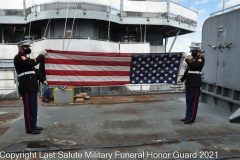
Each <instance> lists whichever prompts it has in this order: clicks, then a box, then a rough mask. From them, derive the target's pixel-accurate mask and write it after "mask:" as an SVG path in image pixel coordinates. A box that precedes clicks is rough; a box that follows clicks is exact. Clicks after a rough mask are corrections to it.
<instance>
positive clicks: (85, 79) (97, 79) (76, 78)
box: [46, 75, 129, 82]
mask: <svg viewBox="0 0 240 160" xmlns="http://www.w3.org/2000/svg"><path fill="white" fill-rule="evenodd" d="M46 78H47V80H48V81H58V82H61V81H69V82H71V81H77V82H102V81H104V82H106V81H108V82H109V81H129V76H64V75H63V76H52V75H51V76H48V75H47V77H46Z"/></svg>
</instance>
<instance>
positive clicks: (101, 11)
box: [0, 0, 198, 92]
mask: <svg viewBox="0 0 240 160" xmlns="http://www.w3.org/2000/svg"><path fill="white" fill-rule="evenodd" d="M28 6H29V7H28ZM197 15H198V13H197V12H195V11H192V10H190V9H188V8H186V7H184V6H181V5H180V4H177V3H174V2H172V1H170V0H167V1H156V0H148V1H134V0H104V1H100V0H87V1H86V0H75V1H74V0H73V1H62V0H61V1H53V0H52V1H48V3H41V1H39V3H38V4H26V2H25V0H23V9H18V10H16V9H15V10H14V9H1V10H0V35H1V36H0V51H1V54H0V58H1V62H2V63H1V66H0V67H1V68H2V69H4V70H6V68H11V70H12V67H13V64H12V63H11V62H12V59H13V57H14V55H15V54H16V53H17V47H16V45H15V44H16V43H17V42H19V41H22V40H24V39H29V40H31V41H32V48H31V49H32V54H31V55H30V56H32V57H36V56H37V55H38V54H39V52H40V51H41V50H43V49H53V50H64V51H84V52H107V53H165V52H170V51H171V49H172V47H173V45H174V42H175V40H176V38H177V37H178V36H179V35H184V34H188V33H192V32H194V31H196V29H197ZM170 37H174V41H173V43H172V44H171V48H170V50H169V51H167V50H166V45H167V42H168V38H170ZM2 74H5V75H6V72H4V73H2ZM8 74H9V75H8V77H10V78H9V79H16V74H13V73H12V72H10V73H8ZM5 79H6V78H5ZM2 84H3V86H1V87H2V88H7V87H6V86H7V84H9V81H5V82H4V83H2ZM10 86H15V83H14V82H11V85H10ZM145 87H146V88H147V90H151V89H150V88H152V89H157V88H159V86H154V85H151V86H150V85H147V86H145ZM8 88H11V87H8ZM137 88H138V89H140V87H139V86H138V87H137ZM131 89H133V90H134V87H133V88H131ZM143 89H144V87H143ZM107 90H109V89H107ZM103 92H104V91H103Z"/></svg>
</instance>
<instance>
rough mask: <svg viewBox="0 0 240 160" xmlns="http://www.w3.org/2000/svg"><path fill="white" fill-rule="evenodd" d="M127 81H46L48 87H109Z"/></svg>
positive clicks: (127, 82) (123, 83)
mask: <svg viewBox="0 0 240 160" xmlns="http://www.w3.org/2000/svg"><path fill="white" fill-rule="evenodd" d="M129 83H130V82H129V81H108V82H74V81H71V82H69V81H48V84H49V85H53V86H60V85H64V86H111V85H125V84H129Z"/></svg>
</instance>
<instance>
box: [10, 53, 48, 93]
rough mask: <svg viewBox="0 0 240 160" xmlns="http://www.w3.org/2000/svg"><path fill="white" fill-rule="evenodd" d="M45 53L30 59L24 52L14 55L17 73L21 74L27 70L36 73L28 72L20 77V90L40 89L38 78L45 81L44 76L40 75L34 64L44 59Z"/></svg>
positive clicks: (31, 90)
mask: <svg viewBox="0 0 240 160" xmlns="http://www.w3.org/2000/svg"><path fill="white" fill-rule="evenodd" d="M44 58H45V57H44V56H43V55H39V56H38V57H37V58H35V60H36V62H35V60H34V59H30V58H28V57H26V56H25V55H24V54H23V53H18V54H17V55H16V56H15V57H14V66H15V69H16V72H17V74H18V75H19V74H21V73H24V72H27V71H34V72H35V74H26V75H23V76H20V77H19V84H18V91H19V92H20V93H22V92H33V91H37V90H38V84H37V80H38V79H39V80H40V81H44V79H43V78H41V77H39V73H37V72H38V71H35V68H34V66H36V65H37V64H38V63H40V62H41V61H43V60H44Z"/></svg>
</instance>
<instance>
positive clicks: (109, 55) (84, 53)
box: [46, 49, 132, 57]
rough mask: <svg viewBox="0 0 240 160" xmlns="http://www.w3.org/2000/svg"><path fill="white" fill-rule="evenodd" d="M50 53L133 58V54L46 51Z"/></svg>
mask: <svg viewBox="0 0 240 160" xmlns="http://www.w3.org/2000/svg"><path fill="white" fill-rule="evenodd" d="M46 51H47V52H48V53H58V54H70V55H84V56H108V57H131V56H132V54H131V53H106V52H79V51H60V50H51V49H47V50H46Z"/></svg>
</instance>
